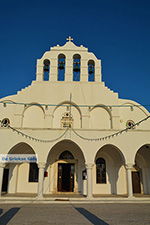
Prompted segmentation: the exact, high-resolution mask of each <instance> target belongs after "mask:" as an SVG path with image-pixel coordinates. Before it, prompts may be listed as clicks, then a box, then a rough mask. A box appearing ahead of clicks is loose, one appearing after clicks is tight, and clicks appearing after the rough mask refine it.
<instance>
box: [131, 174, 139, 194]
mask: <svg viewBox="0 0 150 225" xmlns="http://www.w3.org/2000/svg"><path fill="white" fill-rule="evenodd" d="M132 185H133V193H141V183H140V172H139V171H132Z"/></svg>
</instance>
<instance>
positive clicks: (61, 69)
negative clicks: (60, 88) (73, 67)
mask: <svg viewBox="0 0 150 225" xmlns="http://www.w3.org/2000/svg"><path fill="white" fill-rule="evenodd" d="M65 58H66V57H65V55H63V54H60V55H59V56H58V81H64V80H65V61H66V60H65Z"/></svg>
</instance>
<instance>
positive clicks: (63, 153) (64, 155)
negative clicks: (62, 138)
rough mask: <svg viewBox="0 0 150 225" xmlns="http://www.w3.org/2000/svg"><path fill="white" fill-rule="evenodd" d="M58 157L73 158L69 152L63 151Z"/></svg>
mask: <svg viewBox="0 0 150 225" xmlns="http://www.w3.org/2000/svg"><path fill="white" fill-rule="evenodd" d="M59 159H74V157H73V155H72V153H71V152H69V151H64V152H62V153H61V154H60V156H59Z"/></svg>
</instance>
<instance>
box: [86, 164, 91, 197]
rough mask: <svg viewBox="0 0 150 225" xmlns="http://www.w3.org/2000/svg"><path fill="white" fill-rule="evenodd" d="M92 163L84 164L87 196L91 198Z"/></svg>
mask: <svg viewBox="0 0 150 225" xmlns="http://www.w3.org/2000/svg"><path fill="white" fill-rule="evenodd" d="M92 167H93V164H92V163H88V164H86V169H87V198H92V197H93V195H92V186H93V184H92Z"/></svg>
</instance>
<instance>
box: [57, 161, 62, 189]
mask: <svg viewBox="0 0 150 225" xmlns="http://www.w3.org/2000/svg"><path fill="white" fill-rule="evenodd" d="M57 187H58V191H62V164H60V163H59V164H58V182H57Z"/></svg>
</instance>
